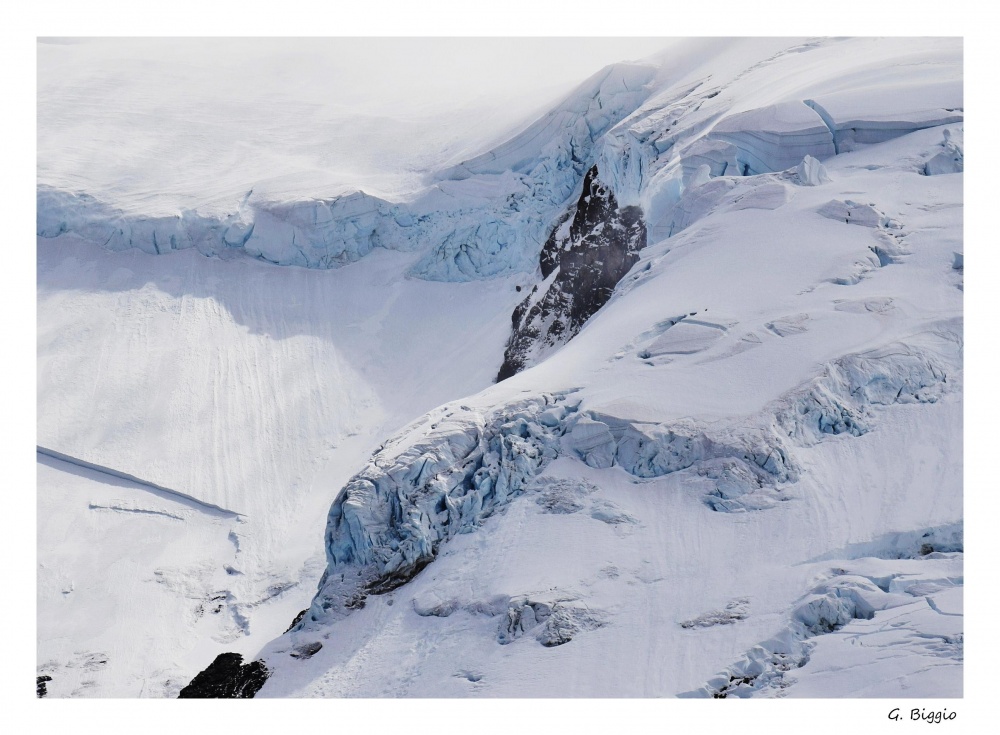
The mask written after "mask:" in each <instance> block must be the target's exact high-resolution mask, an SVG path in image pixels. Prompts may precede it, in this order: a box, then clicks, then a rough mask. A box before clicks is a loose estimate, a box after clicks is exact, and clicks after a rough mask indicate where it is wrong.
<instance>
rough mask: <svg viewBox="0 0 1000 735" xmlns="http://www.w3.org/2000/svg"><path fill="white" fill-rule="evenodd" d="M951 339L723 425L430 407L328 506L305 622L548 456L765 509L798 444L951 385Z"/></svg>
mask: <svg viewBox="0 0 1000 735" xmlns="http://www.w3.org/2000/svg"><path fill="white" fill-rule="evenodd" d="M950 326H952V327H954V326H955V325H950ZM952 334H953V333H952V332H950V331H949V330H948V329H947V328H946V329H945V330H944V331H942V332H941V333H926V334H921V335H916V336H915V337H914V340H913V343H912V344H893V345H888V346H886V347H885V348H882V349H878V350H872V351H869V352H866V353H861V354H853V355H847V356H844V357H843V358H840V359H838V360H836V361H834V362H832V363H831V364H830V365H828V366H827V368H826V370H825V371H824V372H823V373H822V375H820V376H819V377H817V378H816V379H814V380H813V381H811V382H810V383H808V384H806V385H804V386H800V387H798V388H796V389H794V390H792V391H790V392H789V393H787V394H786V395H784V396H782V397H781V398H779V399H778V400H776V401H775V402H774V403H772V404H771V405H770V406H768V407H767V408H766V409H765V410H764V411H763V412H762V413H761V414H760V415H758V416H753V417H748V418H747V419H744V420H735V421H731V422H727V423H726V424H725V425H722V426H712V427H708V426H704V425H702V424H700V423H699V422H697V421H693V420H677V421H672V422H668V423H663V424H656V425H650V424H644V423H637V422H633V421H630V420H628V419H624V418H618V417H614V416H603V415H599V414H594V413H591V412H588V411H581V409H580V399H579V398H574V396H573V394H554V395H540V396H538V397H536V398H528V399H523V400H521V401H518V402H515V403H512V404H509V405H506V406H503V407H501V408H498V409H495V410H493V411H490V412H488V413H480V412H478V411H475V410H473V409H471V408H468V407H465V406H461V407H459V408H457V409H456V408H454V407H448V406H446V407H443V408H441V409H437V411H435V412H432V413H431V414H429V415H428V416H426V417H424V418H423V419H422V420H420V421H418V422H415V423H414V424H411V425H410V426H409V427H407V428H406V429H404V430H403V431H402V432H401V433H400V434H399V435H398V436H397V437H395V438H393V439H391V440H390V441H388V442H387V443H386V444H385V445H384V446H383V447H382V448H381V449H380V450H379V451H378V452H377V453H376V454H375V455H374V456H373V457H372V459H371V461H370V462H369V465H368V466H367V467H366V468H365V469H364V470H362V471H361V472H360V473H358V474H357V475H355V476H354V478H352V479H351V481H350V482H348V483H347V485H346V486H345V487H344V489H343V490H342V491H341V493H340V494H339V495H338V497H337V499H336V501H335V502H334V503H333V506H332V508H331V509H330V514H329V517H328V520H327V530H326V552H327V563H328V565H327V569H326V572H325V573H324V576H323V579H322V580H321V582H320V588H319V592H318V593H317V596H316V598H315V599H314V601H313V605H312V607H311V609H310V613H309V615H308V616H307V619H306V620H305V621H304V624H305V625H311V624H313V623H323V622H324V621H329V620H330V619H331V616H333V618H336V617H337V616H340V615H344V614H346V613H347V611H349V610H351V609H354V608H357V607H363V606H364V598H365V597H366V596H367V595H368V594H380V593H384V592H388V591H390V590H392V589H395V588H396V587H399V586H401V585H403V584H405V583H406V582H408V581H409V580H410V579H412V578H413V577H414V576H415V575H416V574H417V573H419V572H420V571H421V570H422V569H423V568H424V567H425V566H426V565H427V564H429V563H431V562H432V561H433V560H434V559H435V558H436V556H437V555H438V553H439V548H440V546H441V544H443V543H445V542H447V540H448V539H449V538H453V537H454V536H455V535H456V534H460V533H468V532H472V531H474V530H475V529H476V527H477V526H479V525H480V524H481V523H482V522H483V521H484V520H485V519H486V518H488V517H490V516H491V515H493V514H494V513H495V512H497V511H498V510H499V509H501V508H502V507H503V506H505V505H506V504H508V503H509V502H511V500H513V499H514V498H516V497H517V496H519V495H521V494H523V493H524V492H526V491H527V490H528V489H530V487H531V483H532V480H533V478H534V477H535V476H536V475H538V474H539V473H540V472H541V471H542V470H543V469H544V468H545V466H546V465H547V464H548V463H549V462H550V461H551V460H553V459H555V458H556V457H558V456H563V455H569V456H575V457H576V458H578V459H580V460H582V461H583V462H585V463H586V464H588V465H590V466H591V467H594V468H597V469H606V468H610V467H620V468H621V469H622V470H624V471H625V472H627V473H628V474H629V475H631V476H633V477H638V478H655V477H662V476H664V475H667V474H671V473H674V472H681V471H690V480H691V482H692V487H693V488H696V489H698V490H699V491H702V492H703V493H704V500H705V502H706V504H707V505H708V506H709V507H710V508H712V509H713V510H716V511H725V512H732V511H746V510H761V509H765V508H769V507H771V506H773V504H774V502H775V501H776V500H783V499H785V493H784V486H785V485H787V484H789V483H793V482H795V481H796V480H798V479H799V477H800V476H801V474H802V469H801V467H800V463H799V462H798V461H797V460H796V458H795V452H796V447H803V448H804V447H808V446H810V445H811V444H814V443H816V442H818V441H820V440H821V439H822V438H824V437H826V436H830V435H838V434H849V435H854V436H861V435H862V434H865V433H867V432H868V431H870V430H871V429H872V427H873V425H874V423H875V413H874V410H875V409H877V408H878V407H884V406H891V405H896V404H905V403H933V402H935V401H937V400H938V398H939V397H940V396H941V395H942V394H943V393H944V392H947V391H948V390H951V389H953V388H954V387H955V386H956V385H960V382H959V380H958V376H959V374H960V367H959V364H960V352H961V348H960V345H959V344H958V342H956V340H955V338H954V337H953V336H952ZM949 378H950V381H949Z"/></svg>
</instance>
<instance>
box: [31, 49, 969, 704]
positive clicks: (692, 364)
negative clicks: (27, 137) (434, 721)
mask: <svg viewBox="0 0 1000 735" xmlns="http://www.w3.org/2000/svg"><path fill="white" fill-rule="evenodd" d="M41 119H42V115H41V112H40V120H41ZM962 119H963V102H962V46H961V41H960V40H955V39H827V38H821V39H745V40H724V39H712V40H688V41H685V42H679V43H674V44H672V45H670V46H669V47H668V48H667V49H666V50H665V51H664V52H663V53H661V54H659V55H656V56H653V57H650V58H648V59H646V60H643V61H641V62H638V63H634V64H621V65H614V66H612V67H610V68H609V69H607V70H605V71H603V72H599V73H598V74H596V75H594V76H593V77H591V78H590V79H588V80H587V81H585V82H584V83H583V84H581V86H580V87H578V88H577V90H576V91H575V92H573V93H571V94H570V95H569V96H568V97H565V98H563V99H562V100H560V101H559V102H558V103H557V104H555V106H554V107H553V108H552V109H551V110H550V111H549V112H548V113H546V114H544V115H543V116H542V117H541V118H540V119H539V120H538V121H537V122H535V123H533V124H528V123H529V122H530V121H525V125H523V126H521V129H522V130H523V131H524V132H523V133H522V134H519V135H516V136H514V137H513V138H511V139H510V140H508V141H507V142H505V143H503V144H502V145H500V146H499V147H497V148H495V149H492V150H489V151H486V152H484V153H481V154H480V155H476V156H472V157H470V158H469V159H468V160H467V161H465V162H464V163H461V164H458V165H456V164H455V162H454V161H451V160H445V159H444V158H441V159H440V160H439V161H438V163H439V168H438V169H437V170H436V173H434V174H433V175H432V176H431V180H430V183H425V184H424V185H425V186H426V188H425V189H421V190H419V191H417V192H416V193H414V194H413V195H412V196H410V195H408V196H407V197H405V198H404V197H397V198H393V192H391V191H379V192H377V193H376V196H380V197H382V198H380V199H379V201H380V202H382V204H377V206H373V209H372V210H371V212H369V213H368V214H366V215H365V216H366V219H364V220H363V222H362V220H361V219H359V218H358V217H357V216H356V210H355V209H353V208H354V207H356V206H357V201H358V200H357V199H354V200H352V201H350V202H345V200H344V199H336V198H335V199H332V200H326V201H325V202H323V206H324V207H326V208H327V209H326V210H323V211H325V212H327V213H328V214H330V213H332V214H331V215H330V216H332V217H333V220H336V221H337V222H338V223H340V224H337V226H336V227H334V228H333V230H331V229H330V227H329V226H328V222H329V220H324V219H322V217H321V216H319V215H322V212H321V209H322V208H319V207H318V206H317V201H318V200H313V199H308V198H306V197H307V196H309V195H304V196H303V198H302V199H301V200H293V199H287V200H282V202H280V203H281V206H282V207H284V208H285V209H276V208H275V206H276V205H275V201H276V200H274V201H272V200H264V199H262V200H260V202H259V203H258V204H256V205H254V206H253V207H250V209H249V210H248V211H249V212H250V213H249V214H247V212H244V211H241V212H235V213H234V210H226V209H224V208H223V209H217V210H215V211H210V210H209V209H206V210H204V211H205V214H206V216H207V217H208V218H209V219H210V220H211V222H212V223H221V224H209V225H205V226H202V224H197V226H194V225H190V224H183V228H186V229H184V230H183V231H184V232H186V233H188V234H190V233H192V232H194V231H195V230H197V231H198V232H200V233H202V234H204V237H205V239H203V240H200V241H199V242H200V243H202V244H201V245H190V246H185V247H174V244H175V242H176V241H175V240H170V242H171V247H169V248H164V249H163V250H162V251H161V248H160V247H159V246H158V245H157V246H155V247H147V243H149V242H152V243H154V244H156V243H158V242H163V240H157V236H156V234H155V233H157V232H160V233H162V232H164V231H165V230H164V229H163V228H164V227H165V226H166V225H164V220H163V219H162V218H163V217H165V216H173V215H172V214H171V212H170V211H165V210H164V209H163V207H162V206H161V203H156V204H155V206H154V205H151V206H150V207H149V208H148V209H146V210H144V209H143V207H142V202H141V197H138V196H133V195H131V194H130V195H129V196H128V197H124V196H123V197H122V201H120V202H119V201H116V200H115V199H114V196H115V192H109V191H103V192H102V191H94V192H92V194H93V196H95V197H97V198H98V199H100V200H101V201H102V202H103V204H102V205H101V206H95V205H92V204H91V203H89V202H90V200H87V199H86V198H80V197H75V198H74V197H69V196H63V194H65V192H63V193H60V191H59V187H60V178H59V176H58V175H56V174H54V173H46V175H45V176H41V174H40V188H39V240H38V381H39V388H38V440H37V443H38V445H39V501H38V502H39V519H40V523H39V539H38V548H39V577H38V579H39V585H38V595H39V640H38V649H39V651H38V661H39V671H38V673H39V676H48V677H51V679H50V680H48V681H46V687H47V692H48V696H54V697H55V696H59V697H69V696H129V697H135V696H157V697H162V696H176V694H177V693H178V692H179V691H180V689H181V688H182V687H184V686H185V685H186V684H187V683H188V682H190V681H191V679H192V678H193V677H194V676H195V674H197V673H198V672H199V671H201V670H203V669H205V668H206V667H207V666H208V665H209V664H210V663H212V660H213V658H214V657H215V656H216V655H218V654H220V653H223V652H235V653H239V654H241V655H242V656H243V657H244V659H245V660H247V661H251V660H254V661H261V662H262V663H263V665H264V666H265V667H266V669H267V671H268V678H267V680H266V681H265V682H264V684H263V687H262V688H261V689H260V690H259V693H257V696H258V697H289V696H293V697H304V696H307V697H329V696H369V697H370V696H387V697H400V696H421V697H427V696H448V697H466V696H472V697H477V696H478V697H554V696H561V697H605V696H615V697H653V696H656V697H664V696H665V697H675V696H681V697H725V698H738V697H885V696H914V697H957V696H961V695H962V660H963V628H962V613H963V609H962V585H963V572H962V557H963V552H964V541H963V499H962V375H963V371H962V367H963V332H962V315H963V312H962V303H963V298H962V297H963V291H962V288H963V274H964V270H963V269H964V259H963V256H962V253H963V238H962V206H963V196H962V179H963V177H962V167H963V165H964V164H963V160H962V159H963V155H964V152H963V150H962V140H963V136H962V131H963V123H962ZM40 150H44V147H43V146H40ZM53 160H55V159H46V163H45V165H44V166H43V165H41V164H40V169H45V167H46V166H49V165H53V166H54V164H52V161H53ZM74 165H75V164H74ZM592 167H596V169H597V176H599V177H600V180H601V182H603V184H604V185H605V186H606V187H608V188H609V189H610V190H611V191H612V192H613V194H614V197H615V200H616V201H617V202H618V203H619V204H620V205H621V206H639V207H640V208H641V210H642V217H643V220H644V222H645V224H646V228H647V242H646V246H645V247H644V248H643V249H642V250H640V251H639V260H638V262H637V263H636V264H635V265H634V266H633V267H632V269H631V270H630V271H629V272H628V274H627V275H626V276H625V277H624V278H623V279H622V280H621V281H620V282H619V283H618V285H617V287H616V288H615V289H614V291H613V293H611V294H610V296H609V298H608V300H607V302H606V303H605V304H604V306H603V307H602V308H601V309H600V310H599V311H598V312H597V313H596V314H595V315H594V316H593V317H591V318H590V320H589V321H588V322H587V323H586V324H585V325H584V326H583V328H582V329H581V330H580V331H579V333H578V334H576V335H575V336H573V337H572V339H569V340H568V341H566V342H565V344H563V345H562V346H561V347H558V348H557V349H555V350H551V351H547V352H545V353H544V359H540V361H538V362H537V364H534V365H529V366H527V369H525V370H523V371H522V372H519V373H518V374H516V375H514V376H513V377H511V378H509V379H507V380H505V381H503V382H501V383H498V384H495V385H491V381H492V380H493V378H494V376H496V374H497V369H498V367H499V366H500V363H501V361H502V360H503V354H504V345H505V343H506V341H507V339H508V337H509V335H510V329H511V313H512V311H513V310H514V309H515V307H516V306H517V305H518V304H519V303H521V302H522V300H524V299H525V297H529V298H530V296H529V292H530V291H531V288H532V287H533V286H535V285H537V284H539V283H540V282H541V281H542V278H541V275H540V271H539V270H538V257H539V252H540V251H541V248H542V244H543V242H544V241H545V239H546V238H547V237H548V236H549V235H550V234H551V232H552V231H553V230H554V229H556V228H558V227H560V226H561V225H562V224H563V223H564V222H565V221H567V217H569V216H572V214H573V212H574V208H575V207H577V206H578V203H577V200H578V199H579V198H580V195H581V191H582V187H583V181H584V176H585V175H586V174H587V172H588V171H589V170H591V169H592ZM246 184H247V186H246V190H250V189H251V188H252V187H254V186H255V184H256V182H255V181H247V182H246ZM53 191H55V192H56V193H55V194H53V193H52V192H53ZM71 193H73V194H88V192H80V191H77V192H71ZM286 193H287V192H286ZM150 196H152V197H154V198H155V197H156V196H159V193H158V192H150ZM126 199H127V201H125V200H126ZM95 201H96V200H95ZM53 202H54V204H53ZM338 202H339V203H338ZM580 206H582V205H580ZM279 211H280V212H286V213H287V212H288V211H293V212H296V213H299V214H300V213H303V212H305V213H308V216H302V217H298V214H297V215H296V217H297V218H291V219H290V220H289V221H292V220H294V222H293V224H292V225H290V226H289V227H288V228H287V229H281V228H272V229H270V230H267V232H269V233H271V234H270V235H269V236H268V237H271V236H273V237H274V238H275V240H274V242H275V243H277V244H274V243H270V244H264V245H262V246H255V245H253V244H252V243H253V242H254V240H253V234H252V232H257V237H258V238H260V237H261V234H260V233H261V231H263V230H258V229H257V228H258V227H260V226H261V223H263V224H264V226H265V227H267V226H269V225H268V222H269V221H270V220H268V218H269V217H271V218H273V217H274V216H275V215H274V213H275V212H279ZM317 213H319V215H318V214H317ZM323 216H326V215H323ZM338 217H341V218H342V219H339V220H338V219H337V218H338ZM157 218H160V219H157ZM212 218H214V219H212ZM227 218H228V219H227ZM179 221H181V222H187V223H190V222H192V221H194V220H191V219H190V218H189V219H187V220H183V219H181V220H179ZM150 222H153V224H149V223H150ZM197 222H198V223H202V220H198V221H197ZM343 222H349V226H347V225H342V223H343ZM359 223H361V224H360V225H359ZM169 226H170V227H175V224H173V223H171V224H170V225H169ZM609 226H610V225H609ZM234 227H235V228H236V229H233V228H234ZM192 228H193V229H192ZM198 228H201V229H198ZM213 228H215V229H213ZM248 230H250V231H251V234H250V235H247V236H246V237H244V236H243V235H246V233H247V231H248ZM331 231H334V232H335V233H337V234H336V237H335V238H333V239H330V237H329V234H330V232H331ZM234 232H239V233H242V234H241V235H240V238H237V240H239V239H242V242H237V240H234V239H233V233H234ZM95 233H98V234H100V235H101V236H100V237H97V236H95ZM109 233H110V234H109ZM115 233H118V234H115ZM149 233H153V234H149ZM205 233H208V234H205ZM212 233H218V238H217V239H216V240H212V241H211V242H209V240H210V239H211V237H215V236H216V235H215V234H212ZM293 233H294V234H293ZM299 233H305V236H308V237H312V240H310V241H309V243H311V244H302V245H301V246H300V245H299V243H300V242H301V241H300V240H298V239H297V238H298V237H300V236H302V235H300V234H299ZM344 233H347V234H346V235H345V234H344ZM400 233H403V234H400ZM286 235H287V237H288V238H289V239H288V242H287V243H285V242H284V241H282V240H281V238H282V237H285V236H286ZM199 236H200V235H199ZM336 238H341V239H336ZM352 238H353V239H352ZM348 241H349V242H348ZM192 242H193V241H192ZM204 243H208V244H204ZM358 243H362V244H364V243H368V244H367V245H365V246H364V247H360V246H359V245H358ZM291 244H294V245H295V247H297V248H300V250H299V252H301V258H300V257H299V256H298V255H294V254H293V255H292V256H289V259H288V260H287V261H284V260H282V258H283V257H284V255H282V256H281V257H274V258H272V257H268V256H266V255H264V254H262V251H261V248H265V249H266V248H267V247H271V246H272V245H273V246H274V248H275V250H274V252H275V253H279V252H280V253H286V252H288V253H292V252H293V251H292V250H288V248H289V247H291ZM254 248H257V249H256V250H255V249H254ZM320 251H322V253H323V257H320V256H319V253H320ZM268 252H270V251H268ZM206 255H208V256H210V257H205V256H206ZM264 261H272V262H264ZM273 261H277V262H288V263H292V264H291V265H286V266H279V265H275V264H274V262H273ZM303 265H306V266H310V267H299V266H303ZM586 296H588V295H587V294H573V293H571V294H568V295H567V298H568V299H569V300H572V299H573V298H584V297H586ZM570 336H572V335H570ZM123 475H127V477H124V476H123ZM81 549H85V550H86V553H80V550H81ZM67 619H71V620H72V621H73V622H72V624H71V625H70V624H67V623H66V622H65V621H66V620H67ZM286 629H287V630H286ZM137 647H142V648H143V649H144V652H143V655H141V656H138V655H135V654H134V653H132V652H133V651H134V650H135V649H136V648H137Z"/></svg>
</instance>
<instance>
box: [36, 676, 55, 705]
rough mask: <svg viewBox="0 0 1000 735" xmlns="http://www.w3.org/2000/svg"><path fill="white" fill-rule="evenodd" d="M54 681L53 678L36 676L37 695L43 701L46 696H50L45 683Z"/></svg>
mask: <svg viewBox="0 0 1000 735" xmlns="http://www.w3.org/2000/svg"><path fill="white" fill-rule="evenodd" d="M47 681H52V677H51V676H36V677H35V695H36V696H37V697H38V698H39V699H41V698H42V697H44V696H45V695H46V694H48V693H49V692H48V689H47V688H46V686H45V682H47Z"/></svg>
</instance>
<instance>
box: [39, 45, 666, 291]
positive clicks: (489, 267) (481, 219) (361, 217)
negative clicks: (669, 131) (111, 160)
mask: <svg viewBox="0 0 1000 735" xmlns="http://www.w3.org/2000/svg"><path fill="white" fill-rule="evenodd" d="M655 71H656V69H655V67H652V66H641V65H628V64H615V65H612V66H610V67H607V68H605V69H603V70H602V71H600V72H598V73H597V74H595V75H594V76H593V77H591V78H590V79H588V80H587V81H585V82H584V83H583V84H582V85H580V87H579V88H578V89H577V90H575V91H574V92H573V93H572V94H570V95H569V96H568V97H567V98H566V99H565V100H563V101H562V102H561V103H560V104H559V105H557V106H556V107H555V109H553V110H552V111H551V112H550V113H548V114H547V115H545V116H544V117H543V118H542V119H540V120H538V121H537V122H536V123H534V124H532V125H531V126H529V127H528V128H527V129H526V130H525V131H524V132H522V133H520V134H519V135H517V136H515V137H514V138H512V139H511V140H509V141H508V142H506V143H504V144H502V145H500V146H499V147H498V148H496V149H494V150H493V151H490V152H488V153H485V154H483V155H481V156H478V157H476V158H474V159H471V160H469V161H467V162H465V163H463V164H459V165H458V166H456V167H454V168H452V169H449V170H446V171H444V172H442V173H441V174H440V175H439V176H438V177H437V179H438V181H437V183H435V184H434V185H433V186H431V187H430V188H429V189H427V190H426V191H425V192H424V193H423V194H421V195H420V196H418V197H417V198H416V199H414V200H413V201H411V202H406V203H393V202H389V201H386V200H384V199H381V198H379V197H375V196H372V195H370V194H366V193H365V192H362V191H355V192H349V193H345V194H343V195H341V196H337V197H334V198H332V199H326V200H301V201H289V202H271V201H266V200H263V201H262V200H257V199H254V198H253V197H252V193H248V194H247V196H246V197H245V198H244V200H243V202H241V204H240V206H239V208H238V210H237V211H235V212H233V213H232V214H229V215H226V216H221V217H220V216H214V217H213V216H204V215H201V214H198V213H197V212H195V211H185V212H182V213H179V214H178V215H176V216H159V217H144V216H142V215H137V214H130V213H125V212H122V211H121V210H119V209H117V208H116V207H114V206H113V204H110V203H105V202H101V201H99V200H97V199H95V198H93V197H91V196H89V195H87V194H85V193H72V192H66V191H62V190H58V189H53V188H51V187H47V186H41V187H39V190H38V223H37V234H38V235H39V236H42V237H56V236H58V235H60V234H63V233H66V232H73V233H76V234H79V235H81V236H83V237H85V238H87V239H90V240H94V241H96V242H99V243H100V244H102V245H104V246H105V247H107V248H109V249H112V250H123V249H127V248H133V247H134V248H139V249H141V250H143V251H145V252H148V253H153V254H160V253H163V252H167V251H170V250H182V249H186V248H195V249H197V250H198V252H201V253H202V254H204V255H208V256H221V255H224V254H225V253H226V252H227V250H241V251H243V252H245V253H246V254H248V255H250V256H252V257H254V258H257V259H260V260H264V261H267V262H271V263H275V264H278V265H297V266H302V267H307V268H335V267H339V266H342V265H345V264H347V263H351V262H354V261H356V260H358V259H359V258H362V257H364V256H365V255H367V254H368V253H369V252H371V251H372V250H373V249H374V248H376V247H382V248H386V249H391V250H406V251H408V250H419V251H424V252H426V253H427V254H426V255H425V257H424V258H422V259H421V260H420V261H419V262H418V263H417V264H416V265H415V266H414V267H413V269H412V274H413V275H415V276H417V277H420V278H426V279H429V280H457V281H462V280H469V279H476V278H489V277H493V276H499V275H506V274H509V273H514V272H523V271H529V270H532V269H533V268H534V259H535V257H536V254H537V252H538V250H539V248H540V247H541V244H542V242H543V241H544V239H545V237H546V236H547V234H548V231H547V229H548V226H549V223H550V222H551V220H552V219H553V218H554V217H555V216H556V215H557V214H558V213H559V211H560V210H561V208H562V207H563V206H564V205H565V203H566V202H567V200H568V199H569V198H570V197H571V196H572V194H573V192H574V191H575V190H576V189H578V188H579V186H580V183H581V181H582V179H583V175H584V173H585V172H586V170H587V169H588V168H589V167H590V165H591V164H592V159H593V148H594V145H595V142H596V141H597V140H598V139H599V138H600V136H601V135H603V134H604V133H605V131H607V130H608V129H609V128H610V127H611V126H613V125H614V124H616V123H618V122H619V121H620V120H621V119H623V118H624V117H626V116H627V115H628V114H629V113H631V112H632V111H633V110H635V109H636V107H638V106H639V105H641V104H642V102H643V101H644V100H645V99H646V97H647V96H648V95H649V88H648V83H649V81H650V80H651V79H652V77H653V76H654V74H655Z"/></svg>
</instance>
